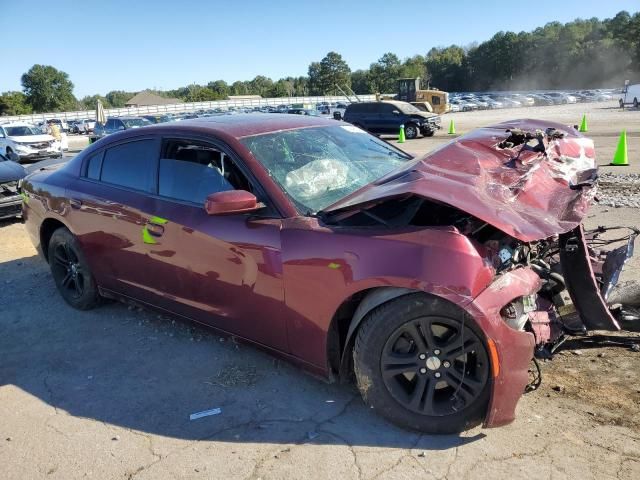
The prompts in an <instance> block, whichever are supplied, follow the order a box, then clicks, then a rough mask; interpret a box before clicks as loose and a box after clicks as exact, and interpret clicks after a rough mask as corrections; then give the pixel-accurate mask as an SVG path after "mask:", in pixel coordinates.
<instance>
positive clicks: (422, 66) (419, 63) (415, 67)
mask: <svg viewBox="0 0 640 480" xmlns="http://www.w3.org/2000/svg"><path fill="white" fill-rule="evenodd" d="M399 76H400V78H417V77H420V78H421V79H422V80H423V81H424V82H427V81H428V80H429V74H428V72H427V63H426V59H425V57H423V56H422V55H414V56H413V57H409V58H406V59H405V60H404V61H403V62H402V66H401V67H400V73H399Z"/></svg>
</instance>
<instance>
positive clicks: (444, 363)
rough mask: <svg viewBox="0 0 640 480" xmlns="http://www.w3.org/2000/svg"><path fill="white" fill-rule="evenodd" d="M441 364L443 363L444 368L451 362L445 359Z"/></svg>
mask: <svg viewBox="0 0 640 480" xmlns="http://www.w3.org/2000/svg"><path fill="white" fill-rule="evenodd" d="M442 364H443V365H444V368H449V367H450V366H451V364H450V363H449V362H448V361H446V360H445V361H444V362H443V363H442Z"/></svg>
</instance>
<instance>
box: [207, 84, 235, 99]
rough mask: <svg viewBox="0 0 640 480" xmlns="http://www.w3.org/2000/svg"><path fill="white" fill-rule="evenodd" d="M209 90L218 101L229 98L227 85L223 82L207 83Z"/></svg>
mask: <svg viewBox="0 0 640 480" xmlns="http://www.w3.org/2000/svg"><path fill="white" fill-rule="evenodd" d="M207 87H208V88H209V90H211V91H212V92H214V93H215V94H216V98H217V99H218V100H224V99H225V98H227V97H228V96H229V91H230V88H229V85H227V82H225V81H224V80H216V81H215V82H209V83H208V84H207Z"/></svg>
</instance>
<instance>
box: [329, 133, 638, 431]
mask: <svg viewBox="0 0 640 480" xmlns="http://www.w3.org/2000/svg"><path fill="white" fill-rule="evenodd" d="M596 180H597V164H596V161H595V152H594V148H593V142H592V141H591V140H590V139H588V138H585V137H583V136H582V135H581V134H580V133H579V132H577V131H576V130H575V129H573V128H571V127H566V126H563V125H559V124H555V123H552V122H545V121H541V120H515V121H510V122H505V123H502V124H499V125H494V126H492V127H487V128H481V129H478V130H475V131H473V132H471V133H469V134H467V135H464V136H463V137H460V138H458V139H456V140H455V141H453V142H450V143H448V144H447V145H445V146H443V147H441V148H440V149H438V150H436V151H435V152H432V153H431V154H429V155H427V156H425V157H423V158H421V159H419V160H417V161H416V162H415V163H413V164H412V165H409V166H407V167H406V168H405V169H403V170H402V171H399V172H393V173H392V174H390V175H389V176H387V177H385V178H382V179H380V180H379V181H377V182H375V183H374V184H372V185H370V186H368V187H367V188H365V189H362V190H361V191H359V192H356V193H355V194H354V195H352V196H351V197H348V198H346V199H344V200H342V201H341V202H339V203H338V204H335V205H333V206H331V207H330V208H328V209H326V210H325V211H324V212H322V218H323V219H324V220H325V221H326V222H327V223H335V224H338V225H347V226H353V225H367V226H372V225H378V224H379V225H383V226H386V227H388V228H399V227H403V226H412V227H423V228H425V229H430V228H443V227H454V228H455V229H457V231H458V232H460V233H462V234H463V235H465V236H466V237H467V238H468V239H469V240H470V241H471V242H472V243H473V245H474V246H475V247H476V249H477V251H478V252H479V253H480V255H481V256H482V257H483V258H484V260H485V262H486V264H487V265H489V266H491V267H492V268H493V272H494V276H493V280H492V281H491V283H490V284H489V285H488V286H487V287H486V288H485V289H484V290H483V291H482V292H480V293H479V294H477V295H476V296H475V297H474V298H473V299H470V302H469V303H468V304H465V305H461V306H462V307H463V308H465V309H466V310H467V311H468V312H469V313H470V314H471V315H472V316H473V318H474V319H475V320H476V321H477V322H478V324H479V325H480V327H481V328H482V330H483V332H484V333H485V335H486V339H487V345H488V348H489V350H490V353H491V359H492V366H493V376H494V378H493V391H492V396H491V402H490V408H489V411H488V414H487V417H486V419H485V425H486V426H499V425H503V424H505V423H508V422H510V421H511V420H513V418H514V415H515V413H514V412H515V407H516V404H517V401H518V399H519V398H520V396H521V395H522V393H523V392H524V390H525V387H526V386H527V384H528V383H529V382H530V379H529V374H528V369H529V366H530V361H531V359H532V358H533V357H534V354H535V356H538V357H546V358H548V357H550V356H551V355H552V354H553V351H554V350H555V348H557V346H558V345H559V344H560V343H561V342H562V341H563V339H564V338H565V336H566V335H567V334H576V333H585V332H586V331H588V330H590V329H606V330H618V329H619V328H620V326H619V322H618V321H617V319H616V315H617V314H616V312H615V311H613V310H612V308H611V307H610V306H609V305H608V304H607V295H608V292H610V291H611V289H612V287H613V286H614V285H615V283H616V282H617V281H618V278H619V276H620V272H621V271H622V268H623V267H624V264H625V262H626V261H627V260H628V258H629V257H630V256H631V255H632V253H633V244H634V241H635V238H636V236H637V235H638V233H639V231H638V230H637V229H635V228H631V229H630V232H629V233H627V234H626V235H625V236H623V237H619V236H618V238H615V239H613V240H615V241H617V242H618V243H622V245H620V246H618V247H617V248H614V249H613V250H611V251H607V247H608V244H609V243H611V241H613V240H611V241H610V240H606V238H607V235H608V233H609V232H608V230H610V229H605V228H600V229H596V230H594V231H585V230H584V228H583V227H582V220H583V218H584V217H585V215H586V213H587V211H588V209H589V207H590V205H591V203H592V201H593V200H594V197H595V194H596V188H597V186H596ZM614 243H615V242H614ZM621 311H622V312H624V309H621Z"/></svg>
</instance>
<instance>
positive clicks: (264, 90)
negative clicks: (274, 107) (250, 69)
mask: <svg viewBox="0 0 640 480" xmlns="http://www.w3.org/2000/svg"><path fill="white" fill-rule="evenodd" d="M248 83H249V84H248V88H249V94H250V95H260V96H262V97H266V96H268V94H269V90H270V89H271V88H272V87H273V80H271V79H270V78H267V77H265V76H263V75H258V76H257V77H255V78H254V79H253V80H251V81H250V82H248Z"/></svg>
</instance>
